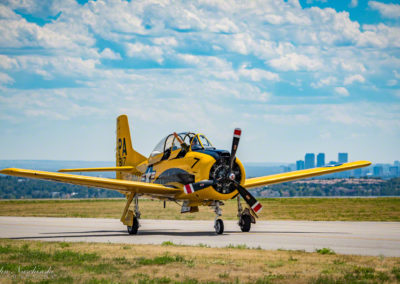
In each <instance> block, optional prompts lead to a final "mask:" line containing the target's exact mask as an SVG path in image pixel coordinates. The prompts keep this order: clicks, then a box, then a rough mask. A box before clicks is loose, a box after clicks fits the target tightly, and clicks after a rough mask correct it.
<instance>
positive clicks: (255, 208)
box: [251, 201, 262, 213]
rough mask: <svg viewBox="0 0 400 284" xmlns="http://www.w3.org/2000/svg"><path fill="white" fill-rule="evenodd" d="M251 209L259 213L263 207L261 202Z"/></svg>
mask: <svg viewBox="0 0 400 284" xmlns="http://www.w3.org/2000/svg"><path fill="white" fill-rule="evenodd" d="M251 209H253V211H254V212H256V213H258V212H259V211H261V209H262V205H261V203H260V202H258V201H257V202H256V203H255V204H254V205H253V206H251Z"/></svg>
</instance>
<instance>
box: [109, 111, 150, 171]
mask: <svg viewBox="0 0 400 284" xmlns="http://www.w3.org/2000/svg"><path fill="white" fill-rule="evenodd" d="M116 142H117V148H116V166H117V167H122V166H133V167H136V166H137V165H139V164H140V163H142V162H143V161H146V160H147V159H146V157H144V156H143V155H142V154H140V153H139V152H136V151H135V150H134V149H133V147H132V140H131V134H130V131H129V123H128V117H127V116H126V115H125V114H123V115H120V116H118V118H117V141H116ZM132 174H133V175H135V176H139V177H140V175H141V174H142V173H140V172H139V171H137V172H133V173H132ZM116 175H117V176H116V177H117V179H128V178H129V177H128V176H127V175H126V173H123V172H119V171H117V172H116ZM130 178H132V177H130Z"/></svg>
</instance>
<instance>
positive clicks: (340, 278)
mask: <svg viewBox="0 0 400 284" xmlns="http://www.w3.org/2000/svg"><path fill="white" fill-rule="evenodd" d="M0 282H1V283H21V282H22V283H23V282H25V283H32V282H40V283H127V282H131V283H204V282H207V283H221V282H225V283H271V282H273V283H293V282H296V283H384V282H386V283H395V282H400V258H389V257H372V256H352V255H336V254H335V253H334V252H333V251H331V250H329V249H327V248H325V249H321V250H319V252H315V253H305V252H302V251H266V250H258V249H247V248H246V247H245V246H237V247H231V248H208V247H205V246H202V245H201V244H200V245H198V246H176V245H174V244H173V243H169V242H167V243H164V244H163V245H126V244H125V245H124V244H101V243H64V242H38V241H15V240H14V241H12V240H0Z"/></svg>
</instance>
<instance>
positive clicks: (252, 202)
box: [183, 128, 262, 213]
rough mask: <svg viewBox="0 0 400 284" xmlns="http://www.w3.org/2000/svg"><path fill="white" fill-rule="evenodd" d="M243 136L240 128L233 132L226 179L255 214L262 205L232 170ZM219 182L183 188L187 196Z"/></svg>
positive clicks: (200, 183)
mask: <svg viewBox="0 0 400 284" xmlns="http://www.w3.org/2000/svg"><path fill="white" fill-rule="evenodd" d="M241 134H242V130H241V129H240V128H235V130H234V132H233V140H232V149H231V155H230V159H229V171H227V176H226V177H225V179H224V180H225V181H227V182H226V186H230V185H231V184H233V186H234V187H235V188H236V189H237V190H238V192H239V194H240V196H242V197H243V199H244V201H245V202H246V203H247V204H248V205H249V207H250V208H251V210H252V211H253V212H254V213H258V212H260V211H261V209H262V205H261V203H260V202H258V201H257V199H255V197H254V196H253V195H251V194H250V192H249V191H248V190H247V189H245V188H244V187H243V186H241V185H240V183H238V182H237V181H235V174H234V173H233V172H232V168H233V165H234V162H235V159H236V151H237V148H238V146H239V141H240V136H241ZM217 182H218V181H217V180H203V181H199V182H196V183H191V184H187V185H185V186H184V187H183V190H184V192H185V193H186V194H190V193H193V192H195V191H199V190H202V189H204V188H206V187H209V186H212V185H215V184H216V183H217Z"/></svg>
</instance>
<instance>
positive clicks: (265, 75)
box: [238, 65, 279, 82]
mask: <svg viewBox="0 0 400 284" xmlns="http://www.w3.org/2000/svg"><path fill="white" fill-rule="evenodd" d="M238 72H239V74H240V76H243V77H245V78H249V79H250V80H252V81H256V82H258V81H262V80H270V81H279V75H278V74H276V73H273V72H270V71H267V70H262V69H258V68H253V69H250V68H247V66H246V65H243V66H242V67H241V68H240V69H239V71H238Z"/></svg>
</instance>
